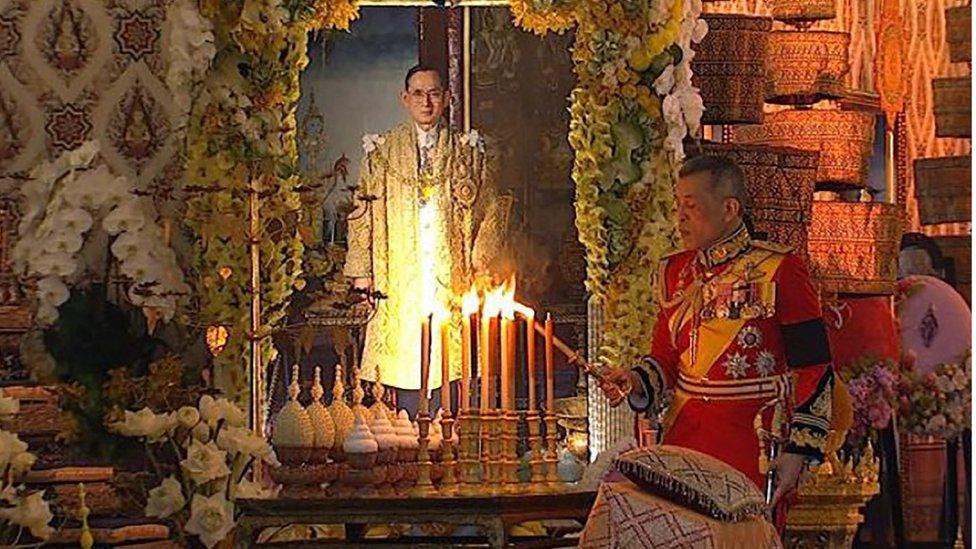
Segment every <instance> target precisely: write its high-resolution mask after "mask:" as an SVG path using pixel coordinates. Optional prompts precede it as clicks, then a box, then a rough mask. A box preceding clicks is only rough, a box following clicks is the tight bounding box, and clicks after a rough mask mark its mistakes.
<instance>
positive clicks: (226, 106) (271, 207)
mask: <svg viewBox="0 0 976 549" xmlns="http://www.w3.org/2000/svg"><path fill="white" fill-rule="evenodd" d="M200 13H201V15H202V16H204V17H206V18H207V19H209V20H210V21H211V23H212V24H213V34H214V47H215V50H216V54H215V55H214V57H213V62H212V68H211V70H210V71H209V72H208V73H207V74H206V77H205V79H204V81H203V83H202V91H201V92H200V94H199V96H198V97H197V99H196V100H195V101H194V104H193V106H192V108H191V115H190V121H189V124H188V129H187V147H186V148H187V171H186V175H185V185H184V192H185V193H186V195H187V213H186V217H185V219H186V224H187V226H188V227H189V228H190V229H191V230H192V231H193V232H194V233H195V234H196V235H197V236H198V237H199V239H198V245H197V247H196V250H195V256H196V258H197V261H196V266H195V267H196V269H195V270H196V273H195V274H196V277H195V278H196V280H195V282H196V290H197V292H196V295H197V296H198V299H199V302H198V303H197V310H198V311H199V318H198V322H199V324H202V325H205V326H208V327H215V326H219V327H222V328H223V329H225V330H226V333H227V334H228V343H227V345H226V347H225V348H224V349H223V351H222V352H221V353H220V354H219V355H218V356H216V357H215V358H214V366H215V372H214V374H215V376H214V381H215V383H216V385H217V386H218V387H219V388H220V389H221V390H222V391H224V392H225V393H226V394H227V395H229V396H230V397H231V398H232V399H233V400H235V401H237V402H243V401H244V400H245V399H246V395H247V390H248V386H247V375H246V371H245V369H244V365H245V364H247V363H248V362H249V358H250V352H251V348H250V343H251V341H252V340H256V341H257V342H258V349H259V351H258V352H260V353H261V359H262V361H263V362H264V363H266V364H267V363H270V362H271V361H273V360H274V359H275V357H276V356H277V351H276V350H275V348H274V346H273V344H272V340H271V337H270V336H271V335H272V334H273V333H274V331H275V330H276V329H278V328H280V326H281V324H282V323H283V321H284V320H285V318H286V314H287V307H288V304H289V303H290V300H291V298H292V294H293V293H294V291H296V290H301V289H302V288H303V287H304V280H303V279H302V278H301V277H302V274H303V272H304V271H303V261H302V259H303V252H304V242H303V237H302V233H303V232H305V233H307V232H308V231H307V229H304V228H303V225H304V224H306V223H307V222H308V221H307V220H306V219H304V216H303V212H302V208H301V197H300V194H299V190H300V186H301V182H300V177H299V175H298V151H297V146H296V134H297V131H296V122H295V110H296V107H297V102H298V97H299V75H300V73H301V70H302V69H303V68H304V67H305V65H306V64H307V63H308V58H307V55H306V49H307V41H308V33H309V32H310V31H313V30H316V29H319V28H333V29H345V28H347V27H348V25H349V23H350V22H351V21H352V20H353V19H354V18H355V17H356V16H357V15H358V8H357V3H356V2H355V1H354V0H287V1H283V0H240V1H236V2H220V1H218V0H204V1H203V2H201V5H200ZM242 212H252V214H255V215H251V216H249V215H241V213H242ZM258 216H260V218H259V219H258ZM252 243H257V246H258V251H259V257H260V264H259V265H258V266H257V267H258V271H259V272H260V281H259V283H260V288H261V292H260V293H261V296H260V297H261V313H262V314H261V318H260V319H259V323H258V326H257V327H256V328H257V330H256V331H255V330H254V329H253V328H254V327H252V326H251V322H250V317H249V315H250V313H249V309H250V307H249V304H250V299H251V284H252V281H251V276H250V272H251V268H252V265H251V256H250V254H249V246H250V245H251V244H252Z"/></svg>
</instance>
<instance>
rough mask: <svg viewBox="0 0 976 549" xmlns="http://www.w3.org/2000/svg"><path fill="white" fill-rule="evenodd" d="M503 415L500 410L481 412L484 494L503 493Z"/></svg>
mask: <svg viewBox="0 0 976 549" xmlns="http://www.w3.org/2000/svg"><path fill="white" fill-rule="evenodd" d="M501 431H502V415H501V411H500V410H484V411H482V412H481V448H482V453H481V459H482V463H484V471H485V476H484V482H483V484H482V493H485V494H496V493H499V492H500V491H501V486H502V484H501V482H502V474H501V473H502V472H501V459H502V437H501V434H502V433H501Z"/></svg>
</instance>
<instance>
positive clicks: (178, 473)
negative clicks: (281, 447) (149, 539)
mask: <svg viewBox="0 0 976 549" xmlns="http://www.w3.org/2000/svg"><path fill="white" fill-rule="evenodd" d="M109 427H110V428H111V429H112V430H114V431H115V432H117V433H119V434H121V435H123V436H128V437H136V438H139V439H141V440H143V441H144V442H145V445H146V452H147V455H148V457H149V459H150V461H151V462H152V464H153V467H154V469H155V472H156V475H157V476H158V478H160V479H162V481H161V482H160V484H159V485H158V486H156V487H155V488H153V489H151V490H150V491H149V500H148V502H147V503H146V509H145V512H146V516H147V517H154V518H158V519H168V520H170V521H172V522H173V523H174V524H175V525H176V526H177V528H176V530H177V532H178V533H179V535H180V536H183V537H185V536H186V535H191V536H197V538H199V540H200V542H202V543H203V544H204V545H206V546H207V547H213V546H214V545H216V544H217V543H219V542H220V541H221V540H223V539H224V538H225V537H227V534H228V533H230V531H231V530H232V529H233V528H234V524H235V521H236V517H235V509H234V501H235V500H236V499H238V498H264V497H273V496H274V495H276V494H277V490H278V488H277V487H275V488H265V487H264V486H262V485H260V484H258V483H256V482H252V481H250V480H247V479H246V476H247V474H248V472H249V471H250V469H251V468H252V465H253V464H254V463H255V462H256V461H258V460H260V461H263V462H264V463H267V464H269V465H271V466H274V467H277V466H279V465H280V464H279V463H278V459H277V457H276V456H275V453H274V450H273V449H272V448H271V446H270V445H269V444H268V443H267V442H266V441H265V440H264V439H263V438H261V437H259V436H257V435H255V434H254V433H252V432H251V431H250V430H249V429H248V428H247V427H246V416H245V415H244V412H243V411H242V410H241V409H240V408H239V407H238V406H236V405H235V404H233V403H232V402H230V401H228V400H227V399H224V398H218V399H214V398H213V397H211V396H209V395H204V396H203V397H201V398H200V401H199V403H198V405H197V406H184V407H182V408H180V409H179V410H176V411H171V412H165V413H155V412H153V411H152V410H151V409H149V408H148V407H146V408H143V409H141V410H139V411H137V412H133V411H129V410H127V411H125V414H124V419H122V420H121V421H117V422H114V423H112V424H111V425H110V426H109Z"/></svg>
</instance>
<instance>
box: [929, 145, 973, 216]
mask: <svg viewBox="0 0 976 549" xmlns="http://www.w3.org/2000/svg"><path fill="white" fill-rule="evenodd" d="M971 165H972V157H971V156H949V157H943V158H920V159H918V160H916V161H915V198H917V199H918V217H919V220H920V221H921V222H922V224H923V225H932V224H936V223H955V222H966V221H970V220H971V219H972V211H971V208H970V197H971V195H972V167H971Z"/></svg>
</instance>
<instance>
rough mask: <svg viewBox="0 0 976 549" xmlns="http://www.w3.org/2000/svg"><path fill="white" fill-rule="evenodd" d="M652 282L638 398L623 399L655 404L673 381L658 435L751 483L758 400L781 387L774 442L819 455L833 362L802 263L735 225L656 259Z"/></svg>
mask: <svg viewBox="0 0 976 549" xmlns="http://www.w3.org/2000/svg"><path fill="white" fill-rule="evenodd" d="M657 286H658V288H659V296H658V299H659V305H660V309H659V312H658V317H657V323H656V325H655V328H654V335H653V340H652V342H651V352H650V355H649V356H647V357H645V358H644V359H643V360H642V361H641V364H640V365H639V366H638V367H637V368H636V371H637V372H638V374H639V375H640V377H641V380H642V383H643V385H644V387H645V390H646V393H647V395H648V396H649V398H648V399H646V400H643V399H637V398H635V397H634V396H631V398H630V404H631V407H633V408H634V409H635V410H638V411H654V410H656V409H657V407H658V406H659V405H660V404H661V403H662V401H663V400H664V396H665V395H666V394H668V393H669V392H670V391H669V390H671V389H673V390H674V396H673V399H672V402H671V405H670V407H669V410H668V413H667V414H666V417H665V421H664V439H663V443H664V444H673V445H676V446H684V447H688V448H692V449H694V450H698V451H701V452H704V453H706V454H710V455H712V456H714V457H716V458H719V459H721V460H723V461H725V462H726V463H729V464H730V465H732V466H734V467H735V468H737V469H739V470H740V471H742V472H743V473H745V474H746V475H748V476H749V477H750V478H751V479H753V480H754V481H755V482H756V484H757V486H759V487H762V486H763V484H764V475H763V474H762V473H761V472H760V469H759V454H760V441H759V437H758V436H757V433H756V427H755V420H756V417H757V415H760V414H761V415H763V416H764V417H765V418H766V424H767V425H768V423H769V419H770V416H772V408H771V407H770V406H767V404H768V403H771V402H774V401H776V400H777V398H780V399H781V400H783V397H786V398H785V401H786V402H789V403H790V404H789V408H790V410H789V411H788V413H789V422H790V423H789V426H790V435H789V441H788V443H787V444H786V445H785V448H784V450H785V451H787V452H794V453H800V454H805V455H807V456H809V457H810V458H811V459H821V458H822V457H823V444H824V440H825V437H826V435H827V432H828V430H829V428H830V423H829V421H830V412H831V393H832V390H833V372H832V368H831V366H830V360H831V359H830V351H829V347H828V342H827V333H826V330H825V327H824V323H823V320H822V316H821V311H820V303H819V300H818V298H817V294H816V292H815V291H814V289H813V287H812V285H811V284H810V279H809V276H808V274H807V270H806V267H805V266H804V264H803V261H802V260H801V259H799V258H798V257H797V256H795V255H793V254H791V253H789V252H788V249H787V248H785V247H782V246H779V245H777V244H771V243H767V242H761V241H756V240H752V239H751V238H750V236H749V233H748V231H747V230H746V228H745V226H741V227H740V228H739V229H738V230H737V231H736V232H734V233H733V234H732V235H731V236H729V237H728V238H726V239H724V240H722V241H721V242H718V243H716V244H715V245H713V246H711V247H710V248H708V249H707V250H698V251H686V252H680V253H677V254H673V255H671V256H669V257H666V258H665V259H664V260H662V262H661V266H660V269H659V274H658V285H657ZM790 388H791V389H792V398H789V395H788V393H789V392H790V390H789V389H790Z"/></svg>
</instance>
